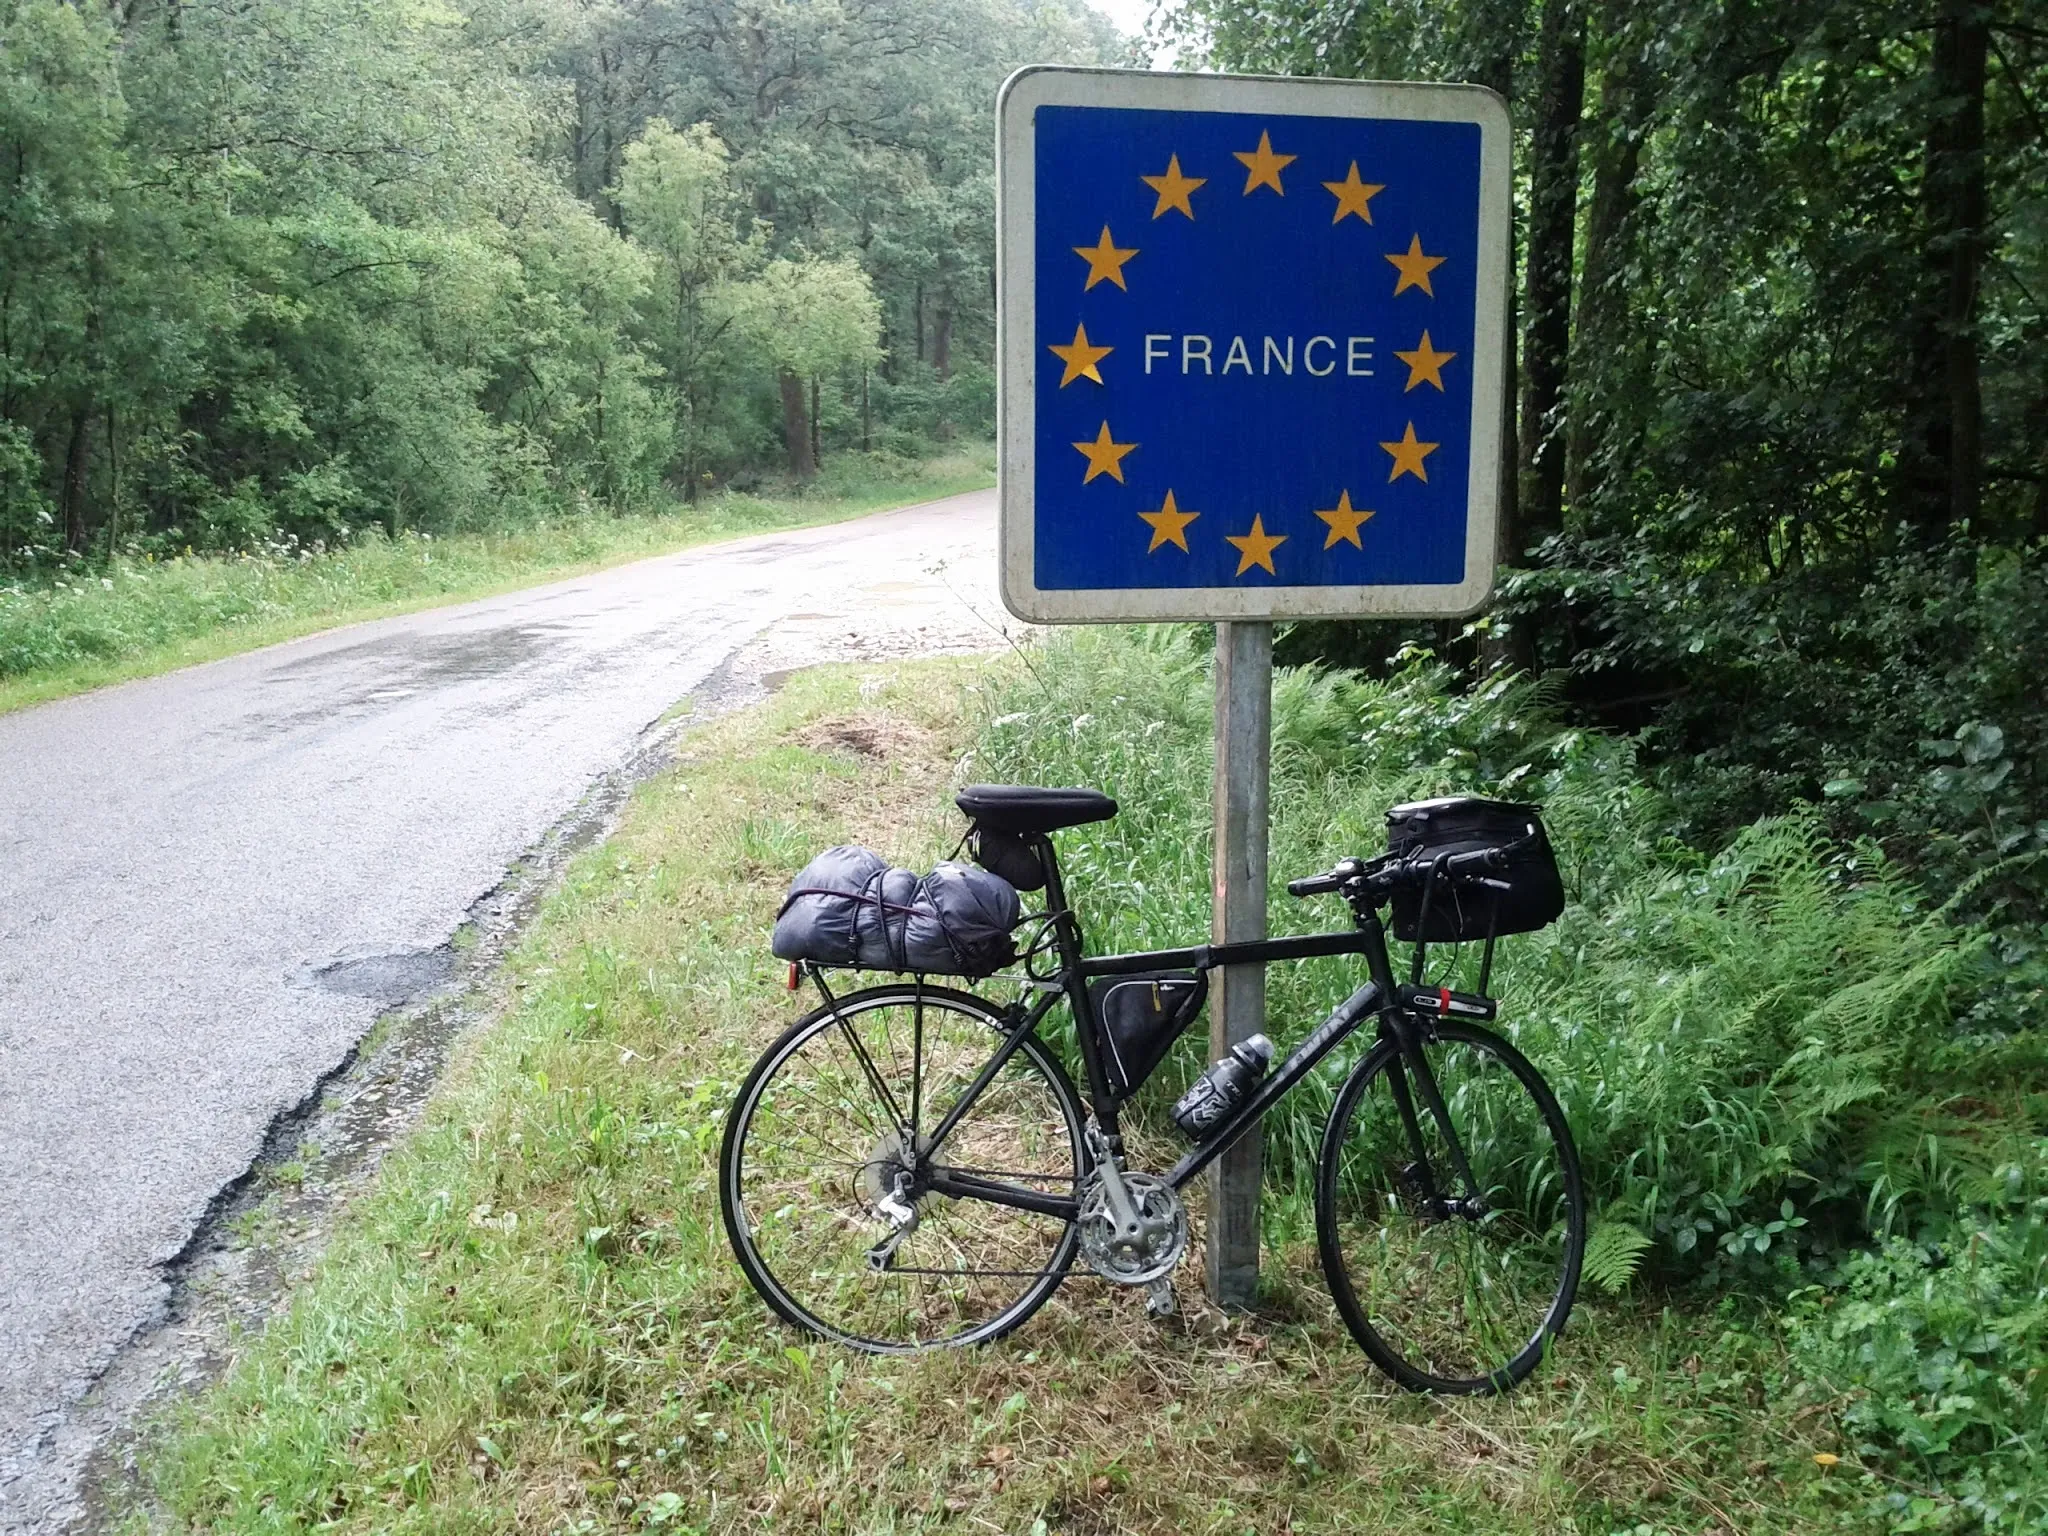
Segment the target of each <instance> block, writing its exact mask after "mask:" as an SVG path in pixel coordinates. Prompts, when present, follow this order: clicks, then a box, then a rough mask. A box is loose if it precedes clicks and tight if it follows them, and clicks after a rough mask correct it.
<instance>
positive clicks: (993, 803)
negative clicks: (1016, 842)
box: [953, 784, 1116, 832]
mask: <svg viewBox="0 0 2048 1536" xmlns="http://www.w3.org/2000/svg"><path fill="white" fill-rule="evenodd" d="M953 803H954V804H955V805H957V806H959V807H960V809H961V810H963V811H965V812H966V813H967V814H968V815H969V816H971V817H972V818H973V819H974V820H975V821H978V822H979V823H981V825H983V826H984V827H988V828H991V829H992V830H994V831H997V832H1056V831H1058V830H1059V829H1060V828H1061V827H1078V826H1080V825H1081V824H1082V823H1083V822H1088V821H1107V820H1109V818H1110V817H1112V816H1114V815H1115V814H1116V802H1115V801H1114V800H1112V799H1110V798H1109V796H1107V795H1105V794H1103V793H1102V792H1101V791H1099V790H1093V789H1038V788H1035V787H1033V786H1031V785H1029V784H970V785H968V786H967V788H965V789H963V790H961V791H960V793H959V794H957V795H955V796H954V797H953Z"/></svg>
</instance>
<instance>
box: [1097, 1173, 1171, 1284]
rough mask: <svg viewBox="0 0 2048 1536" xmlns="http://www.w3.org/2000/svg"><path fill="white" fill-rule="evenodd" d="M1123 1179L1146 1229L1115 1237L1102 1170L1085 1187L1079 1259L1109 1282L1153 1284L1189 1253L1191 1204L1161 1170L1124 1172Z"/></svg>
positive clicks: (1113, 1222)
mask: <svg viewBox="0 0 2048 1536" xmlns="http://www.w3.org/2000/svg"><path fill="white" fill-rule="evenodd" d="M1123 1181H1124V1189H1125V1190H1126V1191H1127V1192H1128V1193H1129V1195H1130V1198H1131V1203H1132V1205H1134V1206H1136V1207H1137V1211H1138V1219H1139V1221H1140V1223H1141V1224H1142V1226H1143V1230H1142V1231H1141V1232H1140V1233H1139V1235H1138V1236H1137V1237H1135V1238H1130V1239H1124V1238H1120V1237H1118V1236H1117V1233H1116V1220H1115V1218H1114V1217H1113V1216H1112V1215H1111V1214H1110V1208H1109V1192H1108V1190H1107V1189H1106V1188H1105V1187H1104V1185H1103V1181H1102V1174H1101V1172H1100V1170H1098V1171H1096V1172H1095V1173H1093V1174H1090V1175H1089V1177H1088V1182H1087V1183H1086V1184H1085V1185H1084V1186H1082V1190H1081V1216H1080V1229H1081V1257H1082V1258H1084V1259H1086V1260H1087V1261H1088V1267H1089V1268H1090V1269H1093V1270H1094V1271H1095V1272H1096V1273H1097V1274H1098V1275H1100V1276H1102V1278H1103V1279H1105V1280H1110V1281H1114V1282H1115V1283H1116V1284H1118V1285H1150V1284H1151V1283H1152V1282H1153V1281H1155V1280H1160V1279H1164V1278H1165V1277H1166V1276H1167V1275H1170V1274H1171V1273H1173V1267H1174V1266H1175V1265H1176V1264H1178V1263H1179V1262H1180V1260H1181V1255H1182V1254H1184V1253H1186V1252H1187V1247H1188V1208H1187V1206H1186V1205H1185V1204H1184V1203H1183V1202H1182V1200H1181V1198H1180V1191H1179V1190H1177V1189H1175V1188H1174V1187H1173V1186H1172V1185H1171V1184H1169V1183H1167V1182H1166V1180H1164V1179H1162V1178H1160V1177H1159V1176H1158V1175H1157V1174H1151V1173H1126V1174H1125V1175H1124V1176H1123Z"/></svg>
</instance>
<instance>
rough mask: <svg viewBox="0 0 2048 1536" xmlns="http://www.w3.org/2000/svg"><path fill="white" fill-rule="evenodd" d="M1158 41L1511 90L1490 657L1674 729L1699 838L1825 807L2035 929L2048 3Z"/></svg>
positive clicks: (1677, 11) (1478, 656)
mask: <svg viewBox="0 0 2048 1536" xmlns="http://www.w3.org/2000/svg"><path fill="white" fill-rule="evenodd" d="M1160 25H1162V26H1163V27H1164V28H1165V29H1166V30H1167V31H1169V32H1172V33H1175V34H1177V35H1178V37H1179V39H1180V42H1181V46H1182V51H1183V57H1184V58H1185V57H1189V56H1190V55H1192V56H1193V57H1195V58H1200V59H1206V60H1208V61H1210V62H1213V63H1216V64H1218V65H1220V66H1223V67H1226V68H1233V69H1242V70H1251V71H1258V72H1273V73H1289V74H1311V75H1341V76H1357V77H1368V78H1391V79H1459V80H1469V81H1476V82H1478V83H1480V84H1483V85H1487V86H1490V87H1492V88H1493V89H1495V90H1497V91H1499V92H1500V93H1501V94H1502V95H1503V96H1505V97H1506V98H1507V100H1508V103H1509V107H1510V111H1511V115H1512V117H1513V120H1514V122H1515V126H1516V146H1515V162H1516V168H1517V189H1516V210H1515V214H1516V242H1517V243H1516V251H1517V265H1516V278H1515V292H1514V303H1515V312H1516V324H1517V332H1518V338H1519V342H1520V345H1519V348H1518V357H1517V358H1516V360H1515V364H1514V379H1513V383H1514V390H1513V401H1514V404H1513V408H1512V410H1511V413H1510V415H1511V419H1510V421H1509V422H1508V423H1507V428H1508V440H1509V442H1510V443H1511V444H1513V445H1514V452H1513V455H1512V458H1513V463H1512V465H1511V470H1510V473H1509V474H1508V475H1507V477H1506V479H1505V482H1504V484H1503V492H1504V497H1505V501H1506V504H1507V510H1508V517H1507V520H1506V524H1505V534H1504V537H1503V539H1502V544H1501V550H1502V558H1503V562H1504V564H1506V565H1508V566H1510V567H1512V568H1513V569H1514V574H1513V575H1512V576H1511V578H1510V579H1509V580H1508V581H1507V582H1506V584H1505V587H1504V594H1503V598H1502V600H1501V602H1500V603H1499V604H1498V605H1497V607H1496V609H1495V610H1494V612H1493V613H1492V614H1491V615H1490V616H1489V617H1488V618H1487V619H1486V620H1485V621H1484V623H1483V625H1482V630H1481V632H1480V633H1477V634H1474V635H1472V636H1470V637H1468V639H1467V640H1466V642H1465V643H1464V645H1465V649H1464V651H1463V653H1462V659H1463V660H1464V662H1465V664H1466V665H1467V666H1468V668H1469V669H1471V670H1474V671H1481V670H1484V669H1485V668H1486V667H1487V666H1490V665H1492V664H1497V663H1501V662H1506V663H1510V664H1512V665H1515V666H1517V667H1520V668H1523V669H1527V670H1537V671H1541V672H1543V673H1544V674H1546V675H1554V676H1555V677H1557V678H1558V679H1560V680H1561V681H1562V682H1563V683H1564V685H1565V687H1566V692H1567V699H1568V702H1569V703H1570V705H1571V707H1572V708H1573V710H1574V711H1575V712H1576V714H1577V715H1578V717H1579V718H1580V719H1582V720H1586V721H1589V722H1592V723H1596V724H1600V725H1603V726H1609V727H1619V728H1623V729H1628V730H1631V731H1634V730H1646V734H1645V736H1644V745H1645V748H1646V760H1647V761H1650V762H1654V763H1657V764H1659V765H1661V766H1662V771H1663V772H1664V774H1665V776H1666V778H1667V780H1668V781H1669V782H1671V783H1673V784H1675V785H1680V786H1682V788H1683V791H1684V792H1683V795H1682V797H1681V800H1680V803H1679V806H1678V810H1679V811H1680V812H1681V813H1682V814H1683V815H1684V817H1685V819H1686V820H1687V821H1688V822H1689V823H1690V825H1691V826H1692V827H1693V828H1694V829H1695V830H1697V831H1700V832H1702V833H1705V834H1711V833H1713V832H1717V831H1721V830H1725V829H1727V828H1730V827H1733V826H1736V825H1740V824H1741V823H1743V822H1744V821H1746V820H1747V819H1749V818H1751V817H1753V816H1755V815H1757V814H1759V813H1762V812H1766V811H1776V810H1782V809H1785V808H1787V807H1789V806H1790V805H1792V804H1794V803H1796V802H1798V801H1801V800H1806V801H1813V802H1820V803H1823V804H1825V805H1827V806H1828V807H1830V809H1831V811H1832V812H1833V814H1834V817H1835V822H1836V825H1837V827H1838V829H1839V830H1841V831H1843V832H1845V833H1863V832H1868V833H1873V834H1875V835H1878V836H1880V837H1882V838H1883V839H1884V841H1885V843H1886V846H1887V847H1888V848H1889V849H1890V850H1892V851H1893V852H1894V853H1897V854H1902V855H1904V856H1906V857H1908V858H1909V859H1911V860H1912V861H1913V862H1914V863H1915V864H1916V865H1918V866H1920V867H1922V868H1925V869H1927V870H1928V871H1929V872H1930V873H1931V874H1932V875H1933V876H1934V877H1935V878H1936V879H1937V881H1940V882H1949V883H1952V882H1956V881H1960V880H1962V879H1964V878H1966V877H1967V876H1969V875H1970V874H1972V873H1975V872H1978V871H1983V870H1987V869H1990V868H1992V867H1994V866H2000V867H2001V869H2002V872H2001V874H2000V875H1999V877H1998V878H1997V879H1995V880H1993V881H1992V882H1991V883H1990V884H1989V885H1988V886H1987V887H1986V888H1985V889H1984V891H1983V892H1982V900H1981V901H1980V902H1979V903H1978V907H1977V910H1990V909H1993V908H2002V910H2004V911H2006V912H2008V913H2017V914H2019V915H2021V916H2023V917H2024V918H2025V919H2026V922H2027V925H2028V929H2029V932H2030V933H2032V937H2031V938H2030V939H2029V940H2028V943H2029V944H2035V943H2037V942H2038V937H2039V936H2038V933H2033V932H2032V930H2033V925H2036V924H2038V923H2039V921H2040V918H2041V916H2042V915H2043V911H2042V900H2041V893H2042V889H2043V887H2042V883H2041V879H2040V874H2039V871H2040V869H2041V867H2042V866H2041V865H2040V864H2039V863H2035V864H2032V865H2026V866H2017V867H2015V866H2013V865H2011V864H2009V863H2008V864H2003V865H2001V861H2007V860H2010V859H2012V858H2013V857H2014V856H2016V855H2026V854H2037V853H2039V852H2041V851H2042V850H2044V849H2048V695H2044V694H2043V692H2042V690H2041V688H2040V686H2039V679H2040V678H2041V677H2042V675H2043V673H2044V670H2048V568H2044V556H2043V541H2044V539H2048V307H2044V306H2048V136H2044V127H2048V27H2044V25H2043V21H2042V16H2041V13H2040V8H2039V7H2038V6H2034V5H2030V4H2028V3H2025V0H1785V3H1776V4H1769V5H1765V4H1756V3H1740V4H1725V3H1719V0H1713V3H1709V0H1183V3H1181V4H1179V5H1177V6H1174V7H1170V8H1169V9H1168V12H1167V15H1166V16H1165V18H1164V19H1163V21H1162V22H1161V23H1160ZM1383 630H1384V627H1382V631H1383ZM1407 633H1411V634H1412V633H1413V631H1412V629H1411V630H1410V631H1407ZM1442 638H1449V637H1448V634H1446V635H1445V636H1444V637H1442ZM1395 648H1396V642H1390V641H1389V639H1388V637H1387V635H1386V634H1385V633H1384V632H1376V633H1365V634H1360V633H1357V632H1352V633H1349V634H1342V633H1332V632H1331V631H1329V630H1324V631H1322V632H1320V633H1316V634H1309V633H1304V634H1301V635H1298V636H1297V637H1296V638H1295V640H1294V642H1293V650H1292V654H1294V655H1296V656H1303V657H1305V656H1309V655H1316V654H1321V655H1324V656H1328V657H1331V658H1333V659H1339V660H1345V661H1353V662H1360V663H1369V664H1372V665H1379V664H1381V663H1382V661H1383V659H1384V657H1385V656H1386V655H1387V654H1388V653H1389V652H1390V651H1392V650H1394V649H1395Z"/></svg>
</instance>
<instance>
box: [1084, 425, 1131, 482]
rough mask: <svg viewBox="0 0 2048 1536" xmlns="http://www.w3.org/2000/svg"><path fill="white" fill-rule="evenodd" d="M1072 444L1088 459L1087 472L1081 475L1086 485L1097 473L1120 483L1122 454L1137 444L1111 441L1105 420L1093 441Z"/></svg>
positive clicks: (1121, 479) (1122, 468) (1122, 480)
mask: <svg viewBox="0 0 2048 1536" xmlns="http://www.w3.org/2000/svg"><path fill="white" fill-rule="evenodd" d="M1074 446H1075V447H1076V448H1077V449H1079V450H1080V452H1081V455H1082V457H1084V458H1085V459H1087V460H1088V473H1087V474H1085V475H1083V476H1082V477H1081V483H1082V484H1083V485H1086V484H1087V483H1088V482H1089V481H1090V480H1093V479H1094V478H1095V477H1096V476H1097V475H1107V476H1109V478H1110V479H1112V480H1114V481H1116V483H1117V484H1118V485H1122V484H1123V482H1124V455H1125V454H1127V453H1129V452H1130V451H1131V450H1132V449H1133V448H1135V447H1137V446H1138V445H1137V444H1136V443H1116V442H1111V441H1110V437H1109V423H1108V422H1106V421H1105V422H1104V423H1103V424H1102V430H1101V431H1100V432H1099V433H1097V434H1096V437H1095V441H1094V442H1092V443H1076V444H1074Z"/></svg>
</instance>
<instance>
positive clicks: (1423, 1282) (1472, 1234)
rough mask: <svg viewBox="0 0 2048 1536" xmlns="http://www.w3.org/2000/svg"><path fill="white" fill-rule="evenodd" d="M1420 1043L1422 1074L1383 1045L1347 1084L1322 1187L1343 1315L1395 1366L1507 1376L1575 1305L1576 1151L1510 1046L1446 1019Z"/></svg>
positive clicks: (1448, 1379)
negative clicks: (1514, 1062)
mask: <svg viewBox="0 0 2048 1536" xmlns="http://www.w3.org/2000/svg"><path fill="white" fill-rule="evenodd" d="M1420 1049H1421V1051H1422V1052H1423V1055H1424V1062H1423V1063H1421V1064H1420V1065H1421V1066H1422V1067H1423V1068H1424V1070H1425V1071H1426V1074H1427V1075H1426V1076H1422V1075H1421V1074H1419V1073H1410V1072H1409V1071H1407V1070H1404V1069H1405V1068H1406V1067H1407V1066H1409V1065H1410V1063H1404V1062H1403V1061H1402V1060H1400V1059H1399V1058H1398V1057H1397V1056H1396V1055H1395V1054H1393V1053H1392V1052H1391V1051H1388V1050H1386V1049H1384V1048H1383V1049H1382V1051H1381V1053H1380V1054H1379V1055H1378V1056H1376V1057H1375V1058H1373V1060H1372V1062H1371V1063H1370V1064H1369V1065H1368V1067H1367V1068H1365V1069H1362V1070H1364V1071H1365V1072H1366V1074H1367V1075H1366V1076H1364V1077H1363V1078H1361V1079H1360V1080H1359V1081H1358V1083H1357V1085H1356V1087H1355V1088H1352V1089H1347V1090H1346V1097H1345V1099H1344V1100H1343V1101H1342V1104H1341V1105H1340V1119H1339V1121H1337V1122H1333V1124H1332V1127H1331V1136H1332V1138H1333V1143H1334V1151H1333V1154H1332V1157H1331V1161H1330V1163H1329V1165H1328V1166H1326V1168H1325V1169H1324V1171H1323V1173H1322V1175H1321V1186H1320V1189H1319V1193H1318V1202H1317V1204H1318V1211H1317V1219H1318V1225H1319V1229H1320V1230H1321V1231H1322V1234H1323V1245H1324V1262H1325V1266H1326V1268H1328V1269H1330V1271H1331V1290H1332V1292H1333V1294H1335V1295H1336V1297H1337V1300H1338V1306H1339V1309H1340V1310H1341V1311H1343V1312H1344V1313H1345V1320H1346V1322H1347V1324H1349V1325H1350V1326H1351V1328H1352V1331H1353V1333H1354V1334H1356V1335H1358V1338H1359V1342H1360V1344H1361V1345H1363V1346H1364V1347H1365V1348H1366V1349H1367V1351H1368V1352H1369V1353H1372V1354H1373V1356H1374V1358H1375V1359H1376V1360H1378V1361H1380V1363H1381V1364H1382V1365H1385V1366H1387V1368H1388V1369H1389V1370H1391V1371H1393V1372H1394V1374H1395V1375H1396V1376H1397V1377H1400V1378H1401V1379H1403V1380H1405V1381H1407V1383H1408V1384H1409V1385H1430V1386H1437V1387H1447V1388H1450V1389H1453V1390H1468V1391H1469V1390H1495V1389H1498V1387H1500V1386H1501V1385H1503V1384H1504V1383H1505V1382H1508V1381H1511V1380H1513V1379H1518V1377H1519V1374H1521V1373H1525V1372H1526V1371H1527V1370H1528V1369H1529V1368H1530V1367H1531V1366H1532V1365H1533V1363H1534V1361H1535V1360H1536V1358H1537V1357H1538V1356H1539V1355H1540V1351H1541V1347H1542V1343H1543V1340H1544V1337H1545V1336H1546V1331H1547V1330H1548V1329H1550V1328H1552V1327H1554V1326H1555V1324H1556V1320H1557V1319H1558V1318H1559V1317H1561V1315H1562V1313H1561V1311H1560V1298H1562V1306H1563V1307H1568V1306H1569V1304H1570V1294H1571V1291H1572V1289H1573V1288H1574V1287H1575V1285H1576V1276H1577V1252H1578V1245H1579V1244H1580V1243H1581V1242H1582V1241H1583V1234H1584V1213H1583V1209H1582V1204H1583V1202H1582V1196H1581V1195H1580V1194H1579V1190H1578V1181H1577V1173H1576V1162H1575V1161H1573V1160H1572V1154H1571V1152H1570V1144H1569V1138H1568V1137H1563V1136H1562V1121H1561V1120H1556V1121H1553V1120H1552V1119H1551V1118H1550V1116H1551V1113H1552V1111H1554V1105H1552V1106H1551V1110H1548V1111H1547V1110H1546V1109H1545V1108H1544V1105H1543V1103H1542V1102H1540V1101H1539V1100H1538V1099H1537V1098H1536V1097H1535V1096H1534V1094H1533V1093H1532V1092H1531V1090H1530V1089H1529V1087H1528V1086H1527V1084H1526V1083H1525V1082H1524V1080H1523V1079H1522V1077H1521V1076H1520V1075H1519V1074H1518V1072H1517V1071H1516V1070H1515V1069H1514V1068H1513V1067H1512V1066H1511V1065H1510V1063H1509V1061H1508V1058H1507V1055H1506V1054H1504V1053H1505V1052H1506V1051H1507V1049H1508V1048H1507V1047H1505V1046H1504V1045H1501V1044H1500V1042H1498V1041H1495V1040H1494V1039H1493V1037H1491V1036H1489V1035H1485V1034H1484V1033H1483V1032H1481V1031H1477V1030H1470V1031H1456V1030H1450V1029H1446V1030H1444V1031H1442V1032H1441V1033H1440V1034H1439V1035H1438V1036H1437V1037H1436V1038H1432V1039H1431V1040H1429V1041H1428V1042H1426V1043H1425V1044H1424V1045H1422V1046H1421V1047H1420ZM1411 1088H1412V1089H1414V1090H1415V1091H1414V1092H1413V1094H1412V1095H1411V1094H1410V1092H1409V1091H1408V1090H1410V1089H1411ZM1411 1111H1412V1113H1411ZM1475 1202H1476V1203H1475ZM1404 1373H1405V1374H1404Z"/></svg>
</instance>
